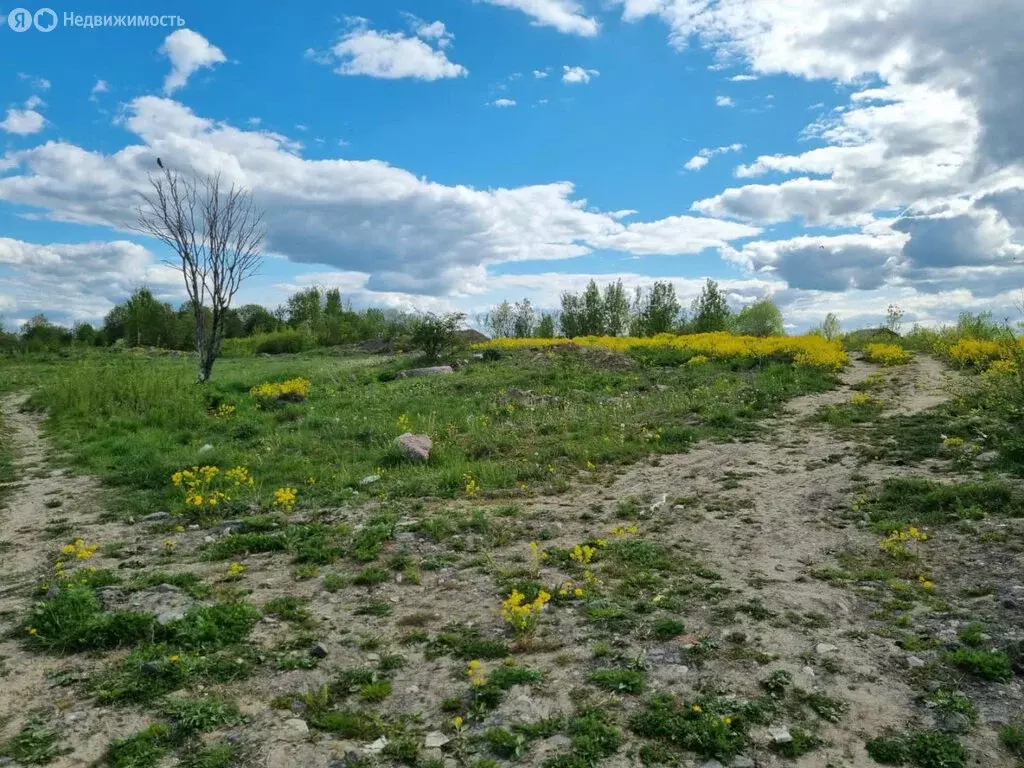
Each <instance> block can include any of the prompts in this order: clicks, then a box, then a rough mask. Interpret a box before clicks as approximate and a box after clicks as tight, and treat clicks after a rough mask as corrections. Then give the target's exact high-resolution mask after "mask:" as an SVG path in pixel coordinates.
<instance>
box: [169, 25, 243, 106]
mask: <svg viewBox="0 0 1024 768" xmlns="http://www.w3.org/2000/svg"><path fill="white" fill-rule="evenodd" d="M160 53H162V54H164V55H165V56H166V57H167V58H168V59H170V61H171V71H170V73H168V75H167V77H166V78H164V93H165V94H168V95H169V94H172V93H174V92H175V91H176V90H178V89H179V88H181V87H183V86H184V85H185V83H187V82H188V79H189V78H190V77H191V76H192V75H193V74H194V73H195V72H197V71H198V70H200V69H211V68H213V67H214V66H215V65H217V64H222V63H224V62H225V61H227V57H226V56H225V55H224V52H223V51H221V49H220V48H218V47H217V46H215V45H213V44H212V43H211V42H210V41H209V40H207V39H206V38H205V37H203V36H202V35H200V34H199V33H198V32H193V31H192V30H191V29H178V30H175V31H174V32H171V34H169V35H168V36H167V38H166V39H165V40H164V42H163V45H161V46H160Z"/></svg>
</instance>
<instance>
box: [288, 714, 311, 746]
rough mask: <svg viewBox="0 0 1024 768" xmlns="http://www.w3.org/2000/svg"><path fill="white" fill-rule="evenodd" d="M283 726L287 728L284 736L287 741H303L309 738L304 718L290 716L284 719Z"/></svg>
mask: <svg viewBox="0 0 1024 768" xmlns="http://www.w3.org/2000/svg"><path fill="white" fill-rule="evenodd" d="M284 727H285V728H286V729H287V733H286V734H285V738H286V739H288V740H289V741H305V740H306V739H308V738H309V726H308V725H306V721H305V720H300V719H299V718H297V717H292V718H289V719H287V720H285V721H284Z"/></svg>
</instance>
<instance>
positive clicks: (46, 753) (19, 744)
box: [0, 717, 71, 765]
mask: <svg viewBox="0 0 1024 768" xmlns="http://www.w3.org/2000/svg"><path fill="white" fill-rule="evenodd" d="M69 752H71V749H70V748H69V747H65V746H63V745H62V744H61V742H60V734H59V733H58V732H57V731H56V730H55V729H53V728H51V727H50V726H48V725H47V724H46V722H45V721H43V720H42V719H41V718H38V717H33V718H32V719H30V720H29V721H28V722H27V723H26V724H25V725H24V727H22V729H21V730H20V731H19V732H18V733H17V734H15V735H14V736H12V737H11V738H10V740H8V741H7V742H5V743H3V744H0V756H2V757H5V758H8V759H10V760H11V761H13V762H14V763H18V764H21V765H46V764H47V763H50V762H52V761H53V760H56V759H57V758H58V757H60V756H61V755H65V754H67V753H69Z"/></svg>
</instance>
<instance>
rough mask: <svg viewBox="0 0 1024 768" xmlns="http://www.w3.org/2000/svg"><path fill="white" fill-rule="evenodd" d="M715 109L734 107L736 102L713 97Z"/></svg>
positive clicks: (730, 99)
mask: <svg viewBox="0 0 1024 768" xmlns="http://www.w3.org/2000/svg"><path fill="white" fill-rule="evenodd" d="M715 106H716V107H735V106H736V102H735V101H733V100H732V98H731V97H729V96H716V97H715Z"/></svg>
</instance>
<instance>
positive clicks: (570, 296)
mask: <svg viewBox="0 0 1024 768" xmlns="http://www.w3.org/2000/svg"><path fill="white" fill-rule="evenodd" d="M558 322H559V325H560V326H561V328H562V335H563V336H565V337H566V338H569V339H574V338H576V337H577V336H582V335H583V329H584V327H585V323H586V321H585V318H584V315H583V300H582V299H581V298H580V296H579V295H577V294H575V293H570V292H569V291H565V292H563V293H562V312H561V314H560V315H559V316H558Z"/></svg>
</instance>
